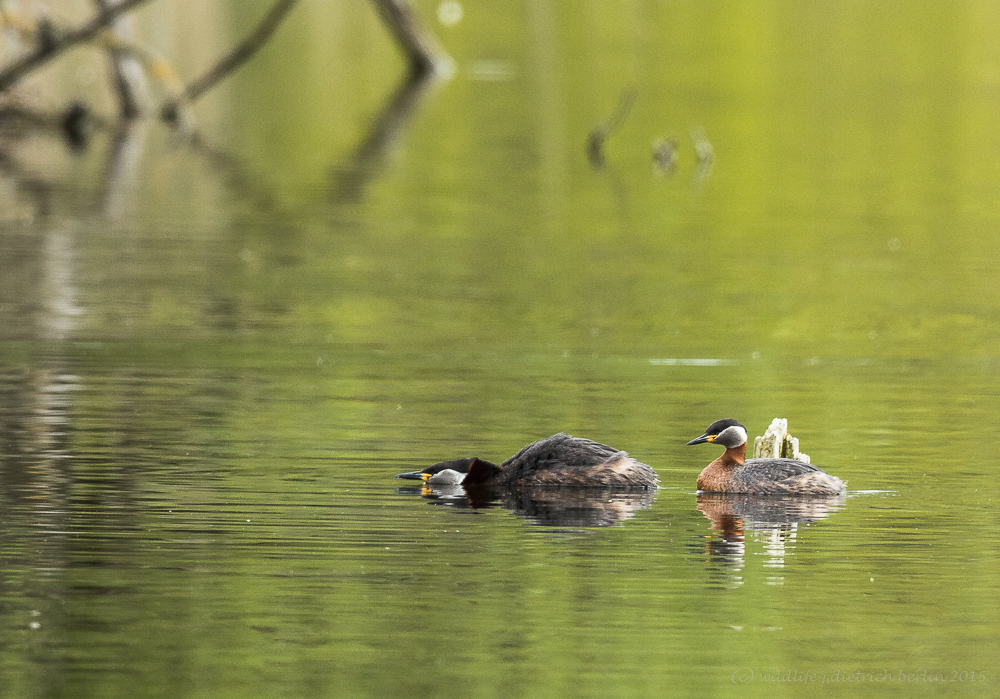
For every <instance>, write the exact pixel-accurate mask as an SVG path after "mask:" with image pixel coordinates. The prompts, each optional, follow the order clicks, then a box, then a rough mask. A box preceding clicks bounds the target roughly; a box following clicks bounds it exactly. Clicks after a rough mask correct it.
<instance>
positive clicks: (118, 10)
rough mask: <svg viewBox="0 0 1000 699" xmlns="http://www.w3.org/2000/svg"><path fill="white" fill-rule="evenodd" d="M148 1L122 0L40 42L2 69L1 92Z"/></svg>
mask: <svg viewBox="0 0 1000 699" xmlns="http://www.w3.org/2000/svg"><path fill="white" fill-rule="evenodd" d="M148 1H149V0H122V2H121V3H119V4H118V5H115V6H113V7H109V8H108V9H106V10H104V11H103V12H101V13H100V14H98V15H97V16H96V17H94V18H93V19H92V20H90V21H89V22H87V23H86V24H84V25H82V26H80V27H78V28H77V29H74V30H72V31H69V32H67V33H66V34H63V35H61V36H59V37H57V38H56V39H55V40H54V41H53V42H51V43H49V42H43V43H41V44H39V45H38V47H37V48H36V49H35V50H34V51H32V52H31V53H29V54H28V55H26V56H24V57H23V58H21V59H19V60H17V61H14V62H13V63H12V64H11V65H9V66H7V67H6V68H5V69H4V70H2V71H0V92H4V91H5V90H7V88H9V87H10V86H11V85H13V84H14V83H16V82H17V81H18V80H20V79H21V78H23V77H24V76H25V75H27V74H28V73H30V72H31V71H32V70H34V69H35V68H37V67H38V66H40V65H42V64H43V63H45V62H47V61H49V60H51V59H53V58H55V57H56V56H58V55H59V54H60V53H62V52H63V51H65V50H66V49H68V48H70V47H72V46H75V45H77V44H79V43H81V42H84V41H88V40H89V39H92V38H93V37H95V36H96V35H97V34H99V33H100V32H101V31H103V30H104V29H106V28H107V27H108V25H110V24H111V22H113V21H114V19H115V18H116V17H118V16H119V15H122V14H124V13H126V12H128V11H129V10H131V9H133V8H135V7H138V6H139V5H142V4H143V3H145V2H148Z"/></svg>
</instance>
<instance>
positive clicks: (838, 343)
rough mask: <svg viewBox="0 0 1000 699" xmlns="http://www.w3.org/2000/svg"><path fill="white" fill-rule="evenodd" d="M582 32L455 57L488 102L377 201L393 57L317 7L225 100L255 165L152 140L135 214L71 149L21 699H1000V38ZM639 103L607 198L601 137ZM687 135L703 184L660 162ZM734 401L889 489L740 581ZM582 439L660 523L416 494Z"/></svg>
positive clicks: (350, 14)
mask: <svg viewBox="0 0 1000 699" xmlns="http://www.w3.org/2000/svg"><path fill="white" fill-rule="evenodd" d="M574 8H575V9H574V10H570V9H568V6H566V7H563V6H556V5H552V4H545V3H532V4H530V6H528V7H524V8H520V7H512V6H497V7H489V8H485V7H484V8H474V7H471V6H470V7H468V8H466V14H465V19H464V20H463V22H462V23H461V24H459V25H456V27H453V28H451V29H448V30H445V29H443V28H439V29H440V31H441V34H442V39H443V40H444V41H445V43H446V44H447V45H448V48H449V51H451V53H452V54H453V55H454V56H455V58H456V59H457V60H458V65H459V72H458V74H457V75H456V76H455V78H454V79H453V80H452V81H451V82H449V83H447V84H445V85H441V86H439V87H437V88H436V90H434V91H431V92H430V93H429V94H427V95H425V96H424V97H423V101H421V102H420V104H419V107H418V108H417V109H416V111H415V112H414V115H413V118H412V120H411V121H410V122H409V124H408V126H407V128H406V129H405V130H404V131H403V132H402V133H401V135H400V141H399V143H400V147H399V149H398V150H392V151H389V152H387V153H386V154H385V155H386V157H385V158H383V159H380V160H379V161H378V162H377V163H373V164H372V169H371V171H367V170H366V169H365V167H362V166H363V165H364V166H367V165H369V163H359V160H358V158H357V149H358V144H359V142H361V140H362V139H363V138H364V136H365V134H366V125H367V120H368V118H369V117H370V116H371V115H374V114H377V113H378V111H379V109H381V107H382V105H383V104H384V103H385V101H386V100H388V99H390V98H391V97H392V95H393V90H394V89H395V87H396V86H395V84H394V81H396V80H398V78H399V70H398V65H397V64H396V63H394V62H393V60H394V54H393V49H392V47H391V46H390V45H389V44H388V42H387V41H386V40H385V39H384V36H383V35H382V33H381V30H380V28H379V27H378V25H377V24H376V21H375V19H374V17H373V16H372V15H370V14H367V13H363V12H362V10H361V9H359V7H353V8H349V7H348V6H346V5H345V6H344V7H343V8H340V7H339V6H338V7H333V6H331V7H326V6H324V7H319V6H312V5H308V4H306V5H303V6H302V7H300V8H299V11H298V13H297V14H296V15H294V16H293V20H292V21H291V22H290V23H289V25H288V26H286V27H284V28H283V30H282V32H281V33H280V34H279V35H278V38H277V39H276V43H275V45H274V46H273V47H272V48H273V49H274V50H273V51H271V52H269V53H266V54H263V55H261V56H260V57H259V59H258V60H257V61H255V62H254V63H253V64H251V65H250V66H248V68H247V72H246V73H244V74H242V75H241V76H239V77H238V79H237V81H236V83H234V85H235V87H234V88H231V92H230V93H229V94H226V95H224V99H223V98H222V97H220V98H217V100H218V101H217V102H215V103H208V104H206V105H205V107H204V109H205V112H206V115H205V118H206V122H207V124H208V129H209V135H210V136H213V137H214V140H215V141H217V142H220V143H222V142H224V143H225V148H226V149H227V151H226V152H227V153H230V152H231V153H232V154H233V155H234V159H233V160H225V159H221V160H220V159H212V158H210V157H208V156H207V155H206V154H205V153H204V152H199V151H196V150H194V149H188V150H182V151H177V150H175V149H173V148H172V145H171V143H170V142H169V141H168V139H167V138H166V137H165V136H164V135H163V134H156V133H155V132H154V133H151V134H150V136H149V139H148V143H147V148H148V150H147V157H148V159H149V163H148V164H147V165H146V168H148V169H147V170H144V171H143V172H144V173H145V174H144V176H143V177H141V178H139V179H138V182H137V184H136V185H135V187H134V191H133V193H132V198H131V199H130V200H129V203H130V207H126V208H125V209H124V211H123V212H121V213H120V215H118V216H117V217H112V216H109V215H108V214H107V211H108V209H107V208H105V207H103V206H101V205H100V204H101V203H102V202H104V203H106V200H103V199H102V196H101V195H102V192H101V191H99V189H100V188H99V187H98V186H97V182H99V181H100V179H101V178H100V177H99V176H97V175H95V173H99V172H102V171H103V167H104V165H105V163H104V161H103V160H102V157H103V155H104V151H103V150H102V149H104V148H107V147H109V144H108V142H107V141H104V140H101V139H98V141H97V143H95V146H94V147H93V148H92V149H91V150H90V151H88V153H86V154H83V155H81V156H79V157H76V158H74V159H71V160H70V159H66V160H65V161H61V160H60V161H59V163H60V167H63V168H65V172H66V173H68V174H67V175H66V176H65V177H62V179H60V180H59V181H60V182H61V183H63V184H62V187H63V189H57V191H56V193H55V194H52V195H51V197H50V198H51V201H50V202H49V204H50V208H51V210H50V212H49V213H48V214H46V215H42V214H41V213H39V215H37V216H36V217H34V218H30V217H25V218H23V219H21V218H17V217H14V216H13V215H12V214H8V215H9V216H11V219H10V221H9V222H8V219H7V218H6V217H5V219H4V221H5V223H4V226H3V228H2V229H0V231H2V232H0V236H2V237H0V245H2V246H3V251H4V254H3V255H2V256H0V293H2V301H3V302H2V304H0V318H2V320H3V323H2V327H0V339H3V344H2V345H0V358H2V360H3V365H4V373H3V377H2V379H3V380H2V391H0V399H2V400H3V404H2V406H3V409H2V410H0V427H2V431H3V437H4V441H3V447H2V452H0V454H2V459H3V460H2V462H0V480H2V482H3V484H4V489H3V500H4V502H3V507H2V510H3V512H4V526H3V529H2V533H0V536H2V537H3V538H2V541H0V552H2V553H0V555H2V557H3V570H4V575H5V577H4V583H3V589H2V590H0V601H2V605H0V606H2V609H3V610H4V613H5V615H6V617H7V619H8V623H6V624H4V625H3V630H2V631H0V644H2V645H3V647H5V648H6V649H7V652H5V653H4V654H3V660H2V661H0V673H2V676H3V680H4V684H5V686H7V687H13V688H16V690H17V693H18V694H19V695H20V696H117V695H124V694H126V693H127V694H128V695H129V696H140V695H142V696H144V695H150V696H152V695H157V694H172V695H178V694H180V695H187V696H197V695H204V696H220V695H239V696H246V695H247V694H248V693H250V692H253V693H254V694H255V695H270V696H281V695H290V696H299V695H302V694H305V693H309V694H318V695H334V696H337V695H342V694H347V695H361V696H375V695H384V694H386V693H393V694H406V695H408V696H409V695H416V696H421V695H426V696H441V695H445V696H451V695H454V696H469V695H472V694H477V695H488V696H493V695H496V696H515V695H516V696H525V695H528V696H590V695H595V696H596V695H600V696H618V695H621V696H631V695H640V694H655V695H666V694H669V693H683V694H690V695H695V694H696V695H699V696H702V695H706V694H721V693H722V692H725V691H728V689H729V688H730V687H732V685H733V681H732V679H733V676H734V673H735V672H736V671H737V670H741V669H750V670H753V671H754V672H756V673H758V676H759V673H764V672H768V671H779V670H784V669H790V670H794V671H801V672H805V671H807V670H809V669H813V670H819V671H823V672H825V673H832V672H834V671H836V670H838V669H840V670H844V671H845V672H853V671H862V672H878V671H881V670H888V671H892V672H896V671H899V670H902V671H905V672H908V673H909V672H919V671H921V670H923V669H925V668H926V669H928V670H932V671H934V672H944V673H945V674H946V675H948V676H949V677H950V673H951V671H953V670H959V671H962V670H965V671H970V670H971V671H974V672H980V671H983V672H985V673H986V682H987V684H986V685H983V684H978V683H969V682H955V683H950V684H949V685H948V689H949V690H951V691H952V692H953V693H957V694H961V693H967V694H969V695H972V694H976V695H979V694H980V693H981V692H982V689H983V687H984V686H994V685H995V683H996V677H995V676H994V675H995V673H994V667H993V666H994V664H995V657H996V650H997V643H996V639H995V634H994V632H993V629H995V628H996V627H997V622H998V621H1000V619H998V616H1000V615H998V607H997V600H996V590H995V583H994V582H993V581H994V580H996V579H997V572H998V571H997V564H996V561H997V556H996V553H997V540H996V536H995V534H994V533H993V532H994V531H995V529H996V527H995V515H994V514H993V512H994V500H995V498H996V497H997V495H998V492H997V485H996V476H995V474H996V467H995V464H994V463H993V459H992V458H991V457H990V456H988V447H987V446H986V445H988V443H989V442H990V440H991V435H990V434H989V432H988V431H989V427H988V426H989V425H991V424H992V423H993V421H994V415H995V414H996V412H997V408H998V405H997V402H998V401H997V392H996V391H995V390H994V389H993V385H994V381H993V377H994V375H995V373H996V367H997V357H998V356H1000V352H998V349H1000V348H998V346H997V340H998V337H997V333H998V325H997V315H998V311H1000V304H998V302H997V298H996V292H995V284H994V279H993V277H994V269H995V268H996V266H997V262H998V253H1000V250H998V248H997V243H996V242H995V239H996V236H995V235H994V234H995V232H996V230H997V228H998V216H997V210H996V204H995V202H996V201H997V194H998V192H997V188H998V186H997V183H998V182H1000V177H998V175H1000V171H998V170H1000V165H998V160H997V158H995V157H994V153H995V152H996V150H997V145H998V144H997V135H996V133H995V128H994V125H995V123H996V122H997V104H996V100H995V93H996V87H997V84H998V76H1000V56H998V49H997V47H996V46H995V42H994V41H993V36H994V34H995V31H993V28H995V26H996V22H997V19H998V17H997V10H996V9H995V8H993V6H992V5H990V4H988V3H959V4H958V5H954V4H952V5H949V6H948V7H947V9H945V8H944V7H943V6H942V7H940V8H939V7H937V6H936V5H934V4H933V3H916V4H912V3H911V4H908V5H906V7H905V8H902V9H903V11H902V12H901V11H900V9H901V8H900V7H896V6H892V7H890V6H881V5H880V6H878V7H871V6H869V5H867V4H864V3H838V4H836V5H831V6H829V7H823V8H813V7H809V8H805V7H803V6H800V4H797V3H784V2H776V3H767V4H764V5H757V6H754V7H753V8H747V7H745V6H744V5H742V4H739V3H711V4H707V5H706V4H704V3H680V4H669V5H668V4H657V5H655V6H654V5H647V6H643V5H634V4H633V5H625V6H620V7H618V6H616V7H614V8H609V7H608V6H605V5H597V4H594V3H583V4H581V5H579V6H578V7H577V6H574ZM420 9H421V11H422V13H424V14H425V15H426V16H432V15H433V11H434V7H432V6H431V5H429V4H428V5H426V6H424V4H423V3H422V4H421V5H420ZM239 21H243V19H240V20H239ZM247 21H249V20H247ZM327 22H328V23H329V26H332V27H334V34H335V36H336V37H339V38H340V39H342V41H334V40H331V39H330V37H329V36H328V35H327V34H326V33H325V32H324V33H319V32H318V30H317V27H320V26H326V24H325V23H327ZM303 65H304V66H305V69H304V72H300V71H298V70H296V71H295V74H296V75H297V76H300V77H301V78H302V79H301V80H289V79H287V76H288V75H289V71H290V66H293V67H294V68H296V69H298V68H300V67H302V66H303ZM484 78H489V79H484ZM630 88H634V89H635V90H636V94H637V99H636V103H635V105H634V107H633V109H632V111H631V112H630V114H629V116H628V119H627V120H626V122H625V123H624V125H623V126H622V128H621V130H620V131H619V132H617V133H615V134H613V135H612V137H611V138H610V139H609V141H608V143H607V145H606V153H605V155H606V165H605V167H604V169H602V170H599V171H595V170H593V169H592V168H591V167H590V165H589V164H588V161H587V157H586V152H585V150H584V145H585V142H586V135H587V134H588V132H589V131H590V129H591V128H592V127H593V126H594V125H595V124H596V123H597V122H599V121H600V120H602V119H605V118H607V116H608V115H609V114H610V113H611V111H613V109H614V107H615V105H616V104H617V103H618V100H619V98H620V95H621V94H622V93H623V91H625V90H627V89H630ZM220 115H221V116H220ZM213 120H215V121H213ZM217 123H222V124H225V125H226V127H225V128H222V127H219V126H216V125H215V124H217ZM692 125H700V126H701V127H703V128H704V130H705V133H706V134H707V135H708V137H709V138H710V140H711V141H712V144H713V147H714V152H715V161H714V162H713V164H712V168H711V171H710V172H708V173H707V174H706V172H705V171H704V170H701V171H700V170H699V169H698V167H697V165H696V163H695V156H694V151H693V147H692V145H691V143H690V140H689V138H688V129H689V127H691V126H692ZM213 128H214V129H215V130H214V131H213V130H212V129H213ZM671 135H672V136H675V137H677V138H678V142H679V144H680V146H679V148H680V150H679V161H678V168H677V170H676V172H674V173H673V174H672V175H669V176H663V175H658V174H655V173H654V172H653V171H652V163H651V154H650V147H651V143H652V142H653V139H654V138H659V137H665V136H671ZM33 157H37V158H38V160H39V162H45V163H49V162H51V161H52V160H53V159H56V160H57V159H58V158H57V157H56V156H53V155H52V154H51V153H49V152H48V151H46V152H45V153H36V154H33ZM39 168H41V166H39ZM59 172H62V171H59V170H57V171H56V173H55V174H54V175H52V176H53V177H57V178H59V177H60V175H59ZM344 172H347V173H348V175H349V176H346V177H345V176H344V174H343V173H344ZM61 194H64V195H65V196H60V195H61ZM5 196H6V195H5ZM17 201H18V202H19V204H23V202H22V201H21V200H20V199H17ZM81 202H83V203H81ZM11 210H12V209H11ZM19 210H20V209H19ZM692 360H701V361H692ZM723 416H733V417H737V418H739V419H741V420H743V421H744V422H746V423H747V424H748V426H749V427H750V429H751V431H752V432H756V433H759V432H761V431H763V429H764V427H765V426H766V424H767V422H768V421H769V420H770V419H771V418H772V417H775V416H783V417H788V418H789V420H790V428H791V430H792V432H793V433H794V434H796V435H797V436H798V437H800V438H801V439H802V443H803V448H804V450H805V451H807V452H808V453H810V454H811V455H812V457H813V459H814V461H816V462H817V463H819V464H821V465H823V466H825V467H827V468H828V469H829V470H830V471H831V472H833V473H835V474H837V475H839V476H842V477H844V478H845V479H847V480H848V481H849V483H850V487H851V489H852V490H855V491H858V490H863V491H869V490H872V491H883V492H879V493H867V494H860V495H858V496H857V497H854V498H850V499H848V501H847V503H846V504H845V506H844V507H843V509H841V510H839V511H836V512H834V513H832V514H831V515H830V516H829V517H827V518H825V519H820V520H819V521H817V522H815V523H813V524H812V525H811V526H808V527H805V526H803V527H800V528H799V529H798V530H796V532H795V536H794V537H792V536H791V535H790V534H787V533H786V534H787V538H786V539H785V540H784V541H783V542H780V543H782V546H780V547H779V546H778V545H777V543H776V542H775V541H774V540H772V539H769V538H768V535H767V534H766V533H760V532H754V531H752V530H751V531H749V532H748V534H747V537H746V542H745V549H744V553H743V554H742V556H736V557H735V559H734V558H733V557H728V558H727V557H725V556H720V555H719V554H718V544H719V537H720V535H719V533H718V532H717V531H715V530H713V529H712V525H711V523H710V522H709V521H708V520H707V519H706V518H705V517H704V516H703V515H702V514H701V513H700V512H699V511H698V510H697V508H696V505H697V502H696V499H695V496H694V494H693V488H694V478H695V476H696V475H697V473H698V471H699V470H700V468H701V466H702V465H703V464H704V463H705V462H707V461H708V460H709V458H711V457H710V455H709V454H708V453H707V452H705V451H701V450H694V449H687V448H685V447H684V443H685V442H686V441H687V440H688V439H691V438H692V437H694V436H697V435H698V434H700V432H701V431H702V429H703V428H704V426H705V425H707V424H708V422H710V421H711V420H713V419H716V418H718V417H723ZM557 431H569V432H572V433H574V434H579V435H586V436H589V437H592V438H595V439H599V440H602V441H606V442H609V443H611V444H614V445H616V446H618V447H620V448H623V449H627V450H628V451H630V452H631V453H632V454H633V455H634V456H636V457H637V458H640V459H642V460H644V461H647V462H649V463H650V464H651V465H653V466H654V467H655V468H656V469H657V470H658V472H659V473H660V476H661V480H662V481H663V485H664V489H663V490H662V491H661V492H660V493H659V494H658V497H657V500H656V502H655V503H654V504H653V506H652V507H650V508H649V509H646V510H640V511H638V512H637V513H635V516H634V517H633V518H632V519H629V520H627V521H625V522H624V523H623V524H622V525H621V526H619V527H616V528H611V529H607V530H584V531H579V530H576V529H569V530H560V529H555V530H553V528H532V527H531V526H529V525H528V524H526V522H525V521H524V520H522V519H519V518H517V517H515V516H514V515H513V514H512V513H510V512H508V511H507V510H505V509H503V508H499V507H497V508H491V509H487V510H483V511H478V512H472V511H469V510H461V509H457V508H448V507H443V506H441V507H434V506H431V505H430V504H429V503H428V502H427V501H425V500H423V499H420V498H419V497H417V496H413V495H402V494H397V493H396V492H395V488H396V487H397V486H398V485H399V483H398V482H396V481H393V480H392V479H391V475H392V474H394V473H397V472H399V471H403V470H408V469H410V468H417V467H420V466H422V465H426V464H428V463H432V462H434V461H437V460H440V459H443V458H451V457H456V456H464V455H471V454H479V455H481V456H483V457H485V458H493V459H499V458H503V457H505V456H507V455H509V454H512V453H513V452H514V451H516V450H517V449H518V448H520V447H521V446H522V445H523V444H525V443H526V442H528V441H530V440H533V439H536V438H539V437H542V436H546V435H548V434H551V433H554V432H557ZM983 454H987V455H986V456H984V455H983ZM940 687H941V685H940V684H935V683H926V682H923V683H921V682H908V683H903V682H896V683H882V684H878V683H875V682H874V680H872V681H866V682H865V683H861V684H853V685H850V684H846V683H844V684H841V685H839V691H841V692H842V693H845V694H846V693H853V694H854V695H859V694H860V695H864V694H872V695H874V694H876V693H878V694H880V695H881V694H884V693H893V692H895V693H898V694H904V693H905V694H906V695H907V696H914V695H921V694H931V693H936V692H938V691H940ZM742 690H743V691H744V693H747V694H749V695H754V694H757V695H767V696H781V695H788V696H795V695H798V693H799V692H800V691H801V686H797V685H795V684H783V683H778V684H774V683H771V684H766V683H763V682H759V681H758V682H751V683H749V684H747V685H744V686H743V687H742ZM831 690H832V691H837V687H832V688H831Z"/></svg>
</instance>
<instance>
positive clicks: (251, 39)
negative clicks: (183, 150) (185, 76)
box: [161, 0, 298, 121]
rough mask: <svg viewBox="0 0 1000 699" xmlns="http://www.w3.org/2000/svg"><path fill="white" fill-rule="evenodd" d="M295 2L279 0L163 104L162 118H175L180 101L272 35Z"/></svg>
mask: <svg viewBox="0 0 1000 699" xmlns="http://www.w3.org/2000/svg"><path fill="white" fill-rule="evenodd" d="M296 2H298V0H278V2H276V3H275V4H274V6H273V7H272V8H271V10H270V11H269V12H268V13H267V15H266V16H265V17H264V19H262V20H261V22H260V24H258V25H257V28H256V29H255V30H254V32H253V34H251V35H250V36H248V37H247V38H246V39H244V40H243V42H242V43H241V44H240V45H239V46H237V47H236V48H234V49H233V50H232V51H230V52H229V54H228V55H226V56H224V57H223V58H222V59H221V60H220V61H219V62H218V63H216V64H215V65H214V66H212V67H211V68H210V69H209V70H208V71H207V72H205V73H204V74H203V75H202V76H201V77H200V78H198V79H197V80H194V81H192V82H190V83H188V85H187V87H186V88H184V92H183V93H182V94H181V95H179V96H178V97H177V98H175V99H173V100H170V101H169V102H167V103H166V104H165V105H163V109H162V111H161V114H162V116H163V118H164V119H166V120H167V121H177V119H178V117H179V113H178V112H179V110H180V108H181V106H182V105H184V104H189V103H191V102H194V101H195V100H196V99H198V98H199V97H200V96H201V95H202V94H203V93H204V92H206V91H208V90H210V89H211V88H213V87H215V84H216V83H218V82H219V81H220V80H222V79H223V78H224V77H226V76H227V75H228V74H229V73H231V72H233V71H234V70H236V69H237V68H239V67H240V66H241V65H242V64H243V63H245V62H246V61H247V59H249V58H250V57H251V56H253V55H254V54H255V53H256V52H257V51H258V50H259V49H260V47H261V46H263V45H264V44H265V43H266V42H267V40H268V39H269V38H271V34H273V33H274V30H275V29H277V28H278V25H279V24H281V22H282V20H283V19H284V18H285V15H287V14H288V11H289V10H291V9H292V7H294V6H295V3H296Z"/></svg>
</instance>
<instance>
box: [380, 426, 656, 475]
mask: <svg viewBox="0 0 1000 699" xmlns="http://www.w3.org/2000/svg"><path fill="white" fill-rule="evenodd" d="M396 477H397V478H410V479H413V480H422V481H425V482H427V483H431V484H450V485H458V484H461V485H466V486H468V485H496V486H512V485H560V486H602V487H614V488H656V487H657V483H658V482H659V479H658V478H657V477H656V472H655V471H654V470H653V469H651V468H650V467H649V466H647V465H646V464H644V463H641V462H639V461H636V460H635V459H633V458H632V457H630V456H629V455H628V454H626V453H625V452H623V451H619V450H617V449H615V448H613V447H609V446H607V445H605V444H598V443H597V442H593V441H591V440H589V439H581V438H579V437H571V436H570V435H568V434H562V433H560V434H556V435H553V436H551V437H548V438H547V439H543V440H540V441H538V442H533V443H531V444H529V445H528V446H526V447H525V448H524V449H522V450H521V451H519V452H517V453H516V454H514V456H512V457H510V458H509V459H507V460H506V461H504V462H503V463H502V464H500V465H499V466H497V465H496V464H492V463H490V462H489V461H485V460H483V459H480V458H478V457H475V456H474V457H471V458H467V459H456V460H454V461H444V462H442V463H439V464H434V465H433V466H429V467H427V468H425V469H423V470H422V471H410V472H409V473H400V474H399V475H397V476H396Z"/></svg>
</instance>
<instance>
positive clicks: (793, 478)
mask: <svg viewBox="0 0 1000 699" xmlns="http://www.w3.org/2000/svg"><path fill="white" fill-rule="evenodd" d="M706 442H711V443H712V444H719V445H721V446H724V447H725V448H726V452H725V453H724V454H723V455H722V456H720V457H719V458H718V459H716V460H715V461H713V462H712V463H710V464H709V465H708V466H707V467H705V470H704V471H702V472H701V474H700V475H699V476H698V490H704V491H707V492H713V493H750V494H756V495H774V494H788V495H841V494H842V493H844V492H845V491H846V487H845V485H844V482H843V481H842V480H840V479H839V478H837V477H835V476H831V475H830V474H829V473H826V472H825V471H823V470H822V469H820V468H817V467H816V466H813V465H812V464H807V463H805V462H804V461H796V460H795V459H750V460H749V461H747V460H746V454H747V429H746V427H744V426H743V425H741V424H740V423H739V422H737V421H736V420H733V419H729V418H727V419H725V420H716V421H715V422H713V423H712V424H711V425H709V426H708V429H707V430H705V434H703V435H702V436H700V437H698V438H697V439H692V440H691V441H690V442H688V445H691V444H705V443H706Z"/></svg>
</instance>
